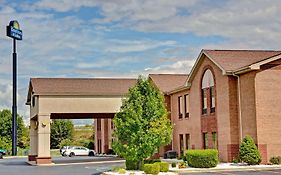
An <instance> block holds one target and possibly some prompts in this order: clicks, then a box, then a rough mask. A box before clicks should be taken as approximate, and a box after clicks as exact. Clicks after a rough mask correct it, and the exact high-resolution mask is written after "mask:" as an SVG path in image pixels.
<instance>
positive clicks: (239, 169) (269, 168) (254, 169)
mask: <svg viewBox="0 0 281 175" xmlns="http://www.w3.org/2000/svg"><path fill="white" fill-rule="evenodd" d="M275 169H281V166H274V167H235V168H209V169H208V168H198V169H197V168H192V169H182V170H174V169H173V170H169V171H171V172H177V173H186V172H221V171H245V170H246V171H261V170H275Z"/></svg>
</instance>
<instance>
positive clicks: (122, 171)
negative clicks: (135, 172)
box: [118, 168, 126, 174]
mask: <svg viewBox="0 0 281 175" xmlns="http://www.w3.org/2000/svg"><path fill="white" fill-rule="evenodd" d="M118 173H119V174H125V173H126V170H125V169H124V168H120V169H119V170H118Z"/></svg>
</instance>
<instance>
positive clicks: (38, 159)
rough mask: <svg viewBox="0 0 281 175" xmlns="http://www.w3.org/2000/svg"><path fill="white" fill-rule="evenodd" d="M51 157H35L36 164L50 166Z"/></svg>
mask: <svg viewBox="0 0 281 175" xmlns="http://www.w3.org/2000/svg"><path fill="white" fill-rule="evenodd" d="M51 163H52V158H51V157H36V164H51Z"/></svg>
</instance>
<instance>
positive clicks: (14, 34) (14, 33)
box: [7, 21, 22, 40]
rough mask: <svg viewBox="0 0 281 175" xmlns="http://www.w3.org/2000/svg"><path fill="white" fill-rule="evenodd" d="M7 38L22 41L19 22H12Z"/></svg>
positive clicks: (8, 28)
mask: <svg viewBox="0 0 281 175" xmlns="http://www.w3.org/2000/svg"><path fill="white" fill-rule="evenodd" d="M7 36H8V37H11V38H14V39H16V40H22V31H21V30H20V25H19V23H18V21H11V22H10V24H9V25H8V26H7Z"/></svg>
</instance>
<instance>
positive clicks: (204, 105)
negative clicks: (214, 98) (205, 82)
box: [202, 89, 207, 114]
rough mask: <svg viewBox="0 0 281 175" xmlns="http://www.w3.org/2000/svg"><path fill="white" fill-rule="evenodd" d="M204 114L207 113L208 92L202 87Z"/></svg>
mask: <svg viewBox="0 0 281 175" xmlns="http://www.w3.org/2000/svg"><path fill="white" fill-rule="evenodd" d="M202 114H207V94H206V90H204V89H202Z"/></svg>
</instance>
